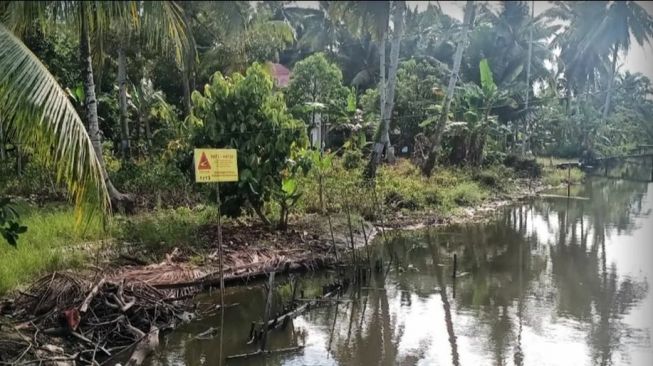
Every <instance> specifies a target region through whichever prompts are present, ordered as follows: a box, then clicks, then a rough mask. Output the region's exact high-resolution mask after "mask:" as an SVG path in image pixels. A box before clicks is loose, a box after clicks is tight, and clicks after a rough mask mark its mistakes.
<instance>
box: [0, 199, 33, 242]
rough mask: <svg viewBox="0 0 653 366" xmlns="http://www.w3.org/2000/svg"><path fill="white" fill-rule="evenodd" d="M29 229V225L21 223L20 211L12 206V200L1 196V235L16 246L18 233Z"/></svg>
mask: <svg viewBox="0 0 653 366" xmlns="http://www.w3.org/2000/svg"><path fill="white" fill-rule="evenodd" d="M26 231H27V226H23V225H21V224H20V223H19V217H18V212H16V210H15V209H14V208H13V207H12V206H11V200H10V199H9V198H6V197H2V198H0V235H2V237H3V238H4V239H5V240H6V241H7V243H9V245H12V246H14V247H15V246H16V244H17V241H18V235H19V234H23V233H25V232H26Z"/></svg>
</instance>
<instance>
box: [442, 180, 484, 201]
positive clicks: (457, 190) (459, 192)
mask: <svg viewBox="0 0 653 366" xmlns="http://www.w3.org/2000/svg"><path fill="white" fill-rule="evenodd" d="M449 195H450V197H451V199H452V200H453V202H455V203H456V204H457V205H459V206H474V205H478V204H479V203H481V201H483V199H484V198H485V195H484V194H483V193H482V190H481V188H480V187H479V186H478V185H477V184H476V183H473V182H463V183H461V184H459V185H457V186H456V187H454V188H452V189H451V190H450V192H449Z"/></svg>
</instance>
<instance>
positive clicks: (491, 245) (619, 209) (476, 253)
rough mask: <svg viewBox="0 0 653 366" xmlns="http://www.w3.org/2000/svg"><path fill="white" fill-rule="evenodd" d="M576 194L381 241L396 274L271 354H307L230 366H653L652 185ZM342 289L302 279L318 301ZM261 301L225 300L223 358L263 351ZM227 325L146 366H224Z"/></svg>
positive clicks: (254, 295) (181, 341) (249, 290)
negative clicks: (255, 335)
mask: <svg viewBox="0 0 653 366" xmlns="http://www.w3.org/2000/svg"><path fill="white" fill-rule="evenodd" d="M627 171H628V170H627ZM643 176H644V177H646V174H644V175H643ZM554 193H556V194H566V190H564V191H563V192H554ZM572 195H574V196H577V197H585V198H587V200H581V199H572V200H567V199H563V198H556V197H551V198H542V199H537V200H534V201H532V202H528V203H524V204H523V205H518V206H513V207H507V208H504V209H502V210H500V211H499V212H497V213H496V215H495V217H494V218H493V219H492V220H490V221H489V222H486V223H480V224H462V225H454V226H448V227H443V228H434V229H425V230H421V231H413V232H403V233H399V234H393V235H392V237H391V238H389V239H388V242H387V243H384V242H383V240H382V239H381V238H378V239H377V241H376V244H375V246H374V250H373V253H372V254H371V255H372V256H375V257H379V258H384V259H385V260H386V261H387V262H390V263H391V264H390V266H389V268H390V270H389V271H388V273H387V275H384V274H383V273H381V274H376V275H374V276H373V277H372V278H371V279H370V281H369V283H367V284H365V285H364V286H350V289H349V290H348V291H347V292H345V293H344V294H343V295H342V296H341V297H340V299H341V300H342V301H340V302H337V303H333V304H331V305H327V306H322V307H319V308H316V309H314V310H311V311H310V312H307V313H304V314H303V315H301V316H299V317H297V318H296V319H294V321H293V322H292V323H291V324H290V325H289V326H288V327H286V328H285V329H283V330H275V331H272V332H271V333H270V340H269V342H268V343H269V348H270V349H278V348H286V347H292V346H298V345H299V346H304V348H303V349H302V350H299V351H296V352H287V353H281V354H276V355H270V356H267V357H262V356H256V357H253V358H248V359H244V360H235V361H231V360H230V361H228V362H227V363H226V364H227V365H472V366H478V365H513V364H514V365H642V366H648V365H653V348H652V344H651V330H652V329H653V320H652V318H653V316H652V315H653V296H652V295H651V291H650V289H649V279H651V278H653V183H646V182H645V178H642V179H639V180H637V181H632V180H621V179H613V178H600V177H595V178H589V179H587V180H586V182H585V183H584V184H583V185H581V186H577V187H574V189H573V190H572ZM454 253H455V254H456V255H457V277H456V279H453V278H452V271H453V268H452V267H453V266H452V265H453V263H452V262H453V259H452V258H453V254H454ZM391 258H392V259H391ZM334 276H335V274H334V273H329V272H325V273H316V274H311V275H306V274H304V275H302V276H298V277H297V278H301V288H302V289H304V291H305V293H304V296H305V297H312V296H315V295H319V294H320V291H321V287H320V286H321V284H323V283H325V282H326V281H329V280H330V279H331V278H332V277H334ZM278 283H279V285H278V286H277V287H276V289H277V291H275V296H274V303H275V304H280V303H281V302H282V301H283V300H284V299H286V300H287V299H288V298H289V297H290V296H291V290H290V285H288V278H287V277H285V278H283V277H282V278H280V281H279V282H278ZM265 293H266V291H265V289H264V285H263V284H262V283H258V282H257V283H252V284H250V285H249V286H240V287H233V288H228V289H227V297H226V300H225V303H227V304H234V303H238V304H239V305H237V306H233V307H230V308H227V309H226V310H225V328H224V335H225V337H224V343H223V347H224V352H225V354H226V355H233V354H240V353H244V352H252V351H254V350H256V347H255V346H253V345H252V346H247V345H246V344H245V342H246V339H247V336H248V331H249V326H250V323H251V322H252V321H254V320H258V321H260V320H261V319H262V314H263V308H264V304H265ZM217 301H218V296H217V295H216V294H207V295H203V296H201V297H200V298H199V299H198V302H199V304H200V306H210V304H215V303H217ZM207 304H209V305H207ZM219 319H220V317H219V314H217V313H216V314H215V315H211V316H206V317H203V318H201V319H197V320H195V321H192V322H190V323H188V324H184V325H182V326H180V327H179V328H178V329H177V330H175V331H174V332H173V333H171V334H168V335H166V336H165V337H164V338H163V339H162V342H161V347H160V348H159V349H158V350H157V354H156V355H155V356H153V358H151V359H150V360H149V361H148V362H149V365H151V366H154V365H191V366H195V365H218V360H219V357H220V356H219V336H215V337H213V338H210V339H196V336H197V334H199V333H201V332H203V331H205V330H207V329H208V328H209V327H211V326H213V327H219V325H220V320H219Z"/></svg>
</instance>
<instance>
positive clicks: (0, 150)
mask: <svg viewBox="0 0 653 366" xmlns="http://www.w3.org/2000/svg"><path fill="white" fill-rule="evenodd" d="M6 158H7V151H6V150H5V132H4V127H3V125H2V116H0V161H4V160H5V159H6Z"/></svg>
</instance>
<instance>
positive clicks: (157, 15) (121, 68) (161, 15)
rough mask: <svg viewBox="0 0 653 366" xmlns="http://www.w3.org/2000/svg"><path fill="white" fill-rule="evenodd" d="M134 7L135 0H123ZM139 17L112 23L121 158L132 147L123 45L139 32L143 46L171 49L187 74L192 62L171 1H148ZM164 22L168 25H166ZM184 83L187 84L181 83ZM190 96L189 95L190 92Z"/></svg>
mask: <svg viewBox="0 0 653 366" xmlns="http://www.w3.org/2000/svg"><path fill="white" fill-rule="evenodd" d="M126 5H127V6H131V7H132V8H133V9H135V10H136V7H137V6H139V4H138V2H131V3H126ZM141 10H142V11H140V12H138V14H139V15H138V16H134V17H129V18H119V19H116V21H115V22H114V28H115V30H116V33H117V34H118V51H117V53H118V80H117V82H118V96H119V97H118V102H119V106H120V135H121V150H122V154H123V158H126V157H128V156H129V151H130V149H131V143H130V136H129V113H128V102H127V84H128V83H127V57H126V55H125V47H126V45H127V44H128V43H130V39H132V38H133V37H134V36H135V35H137V34H138V33H140V35H141V36H142V38H143V41H144V43H145V46H146V47H153V48H159V49H160V50H163V51H165V52H172V53H174V56H175V61H176V62H177V64H178V65H179V66H180V67H181V69H182V70H183V71H184V74H188V72H187V70H188V69H189V68H190V67H191V65H187V64H191V63H193V59H194V57H193V55H194V43H193V39H192V36H191V33H190V30H189V27H188V24H187V22H186V18H185V16H184V12H183V10H182V9H181V7H180V6H179V5H177V4H176V3H175V2H174V1H147V2H143V4H142V8H141ZM166 25H167V26H166ZM184 85H186V83H184ZM189 95H190V94H189Z"/></svg>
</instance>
